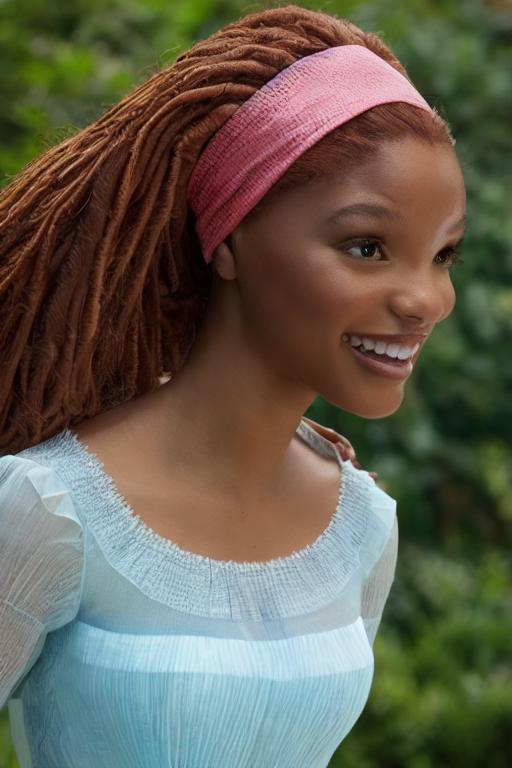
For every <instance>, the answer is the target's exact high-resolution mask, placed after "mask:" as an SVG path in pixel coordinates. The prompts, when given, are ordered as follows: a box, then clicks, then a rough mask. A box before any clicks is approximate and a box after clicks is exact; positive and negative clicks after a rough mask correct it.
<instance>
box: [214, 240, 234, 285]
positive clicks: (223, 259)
mask: <svg viewBox="0 0 512 768" xmlns="http://www.w3.org/2000/svg"><path fill="white" fill-rule="evenodd" d="M212 265H213V269H214V270H215V271H216V272H217V274H218V275H219V276H220V277H222V278H223V279H224V280H234V279H235V278H236V259H235V254H234V252H233V245H232V237H231V235H228V236H227V237H226V238H225V239H224V240H223V241H222V243H219V245H218V246H217V247H216V248H215V250H214V252H213V253H212Z"/></svg>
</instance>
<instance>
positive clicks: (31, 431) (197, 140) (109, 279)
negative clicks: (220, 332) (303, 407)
mask: <svg viewBox="0 0 512 768" xmlns="http://www.w3.org/2000/svg"><path fill="white" fill-rule="evenodd" d="M348 44H358V45H363V46H366V47H367V48H369V49H370V50H371V51H373V52H374V53H375V54H377V55H378V56H380V57H382V58H383V59H384V60H385V61H387V62H389V64H391V65H392V66H393V67H395V68H396V69H397V70H398V71H400V72H401V73H402V74H403V75H405V76H406V77H407V73H406V71H405V69H404V67H403V66H402V64H400V62H399V61H398V60H397V59H396V58H395V56H394V55H393V53H392V52H391V51H390V49H389V48H388V47H387V46H386V45H384V43H383V42H382V41H381V40H380V38H379V37H378V36H377V35H375V34H372V33H366V32H363V31H362V30H361V29H359V28H358V27H357V26H355V25H354V24H352V23H351V22H350V21H347V20H345V19H339V18H337V17H335V16H331V15H329V14H326V13H323V12H315V11H311V10H307V9H305V8H299V7H297V6H294V5H289V6H286V7H284V8H274V9H270V10H265V11H261V12H257V13H252V14H250V15H248V16H245V17H243V18H241V19H240V20H239V21H236V22H234V23H232V24H228V25H227V26H225V27H223V28H222V29H220V30H219V31H217V32H215V33H214V34H213V35H211V36H210V37H209V38H207V39H205V40H201V41H200V42H198V43H196V44H195V45H194V46H193V47H192V48H190V49H189V50H188V51H186V52H185V53H183V54H181V55H180V56H179V57H178V58H177V60H176V62H175V63H174V64H172V65H171V66H169V67H167V68H165V69H163V70H162V71H160V72H158V73H156V74H155V75H153V76H152V77H151V78H149V79H148V80H147V81H146V82H145V83H143V84H142V85H140V86H138V87H137V88H135V89H134V90H133V91H132V92H131V93H129V94H128V95H127V96H126V97H125V98H124V99H122V101H121V102H120V103H119V104H117V105H115V106H114V107H112V108H111V109H109V110H108V111H107V112H106V113H105V114H104V115H103V116H101V117H100V118H99V119H98V120H96V121H95V122H94V123H92V124H91V125H89V126H88V127H86V128H84V129H83V130H81V131H80V132H79V133H77V134H76V135H75V136H73V137H72V138H68V139H66V140H65V141H63V142H61V143H60V144H58V145H56V146H55V147H53V148H51V149H50V150H49V151H47V152H45V153H44V154H43V155H41V156H40V157H39V158H37V159H35V160H34V161H32V162H31V163H29V164H28V165H27V166H26V167H25V168H24V169H23V170H22V171H21V172H20V173H19V174H18V175H17V176H16V177H15V179H14V180H13V181H12V182H11V183H10V184H9V185H8V186H7V187H6V188H5V189H4V190H2V192H1V193H0V297H1V298H0V350H1V360H0V370H1V377H0V454H4V453H16V452H18V451H20V450H22V449H23V448H26V447H29V446H31V445H33V444H35V443H38V442H40V441H42V440H44V439H47V438H49V437H51V436H53V435H54V434H55V433H57V432H59V431H61V430H62V429H64V428H65V427H66V426H73V425H74V424H77V423H79V422H80V421H82V420H84V419H86V418H90V417H92V416H94V415H96V414H99V413H101V412H103V411H105V410H108V409H110V408H112V407H115V406H116V405H119V404H121V403H123V402H125V401H127V400H129V399H131V398H132V397H135V396H137V395H140V394H143V393H145V392H149V391H152V390H155V389H157V388H158V387H159V386H160V385H161V382H162V377H164V378H165V377H172V376H173V375H174V373H175V372H176V371H178V370H179V368H180V367H181V366H182V365H183V364H184V362H185V360H186V357H187V354H188V352H189V350H190V348H191V346H192V344H193V342H194V339H195V337H196V334H197V331H198V328H199V326H200V323H201V320H202V317H203V315H204V311H205V309H206V303H207V300H208V295H209V288H210V282H211V277H212V273H211V265H210V266H208V265H206V264H205V262H204V260H203V257H202V254H201V251H200V247H199V243H198V239H197V236H196V234H195V229H194V217H193V214H192V212H191V210H190V209H189V208H188V206H187V204H186V187H187V182H188V179H189V176H190V173H191V171H192V169H193V167H194V164H195V163H196V160H197V158H198V156H199V154H200V153H201V151H202V149H203V147H204V146H205V144H206V142H207V141H208V139H209V138H210V137H211V136H212V135H213V134H214V133H215V131H217V130H218V129H219V128H220V127H221V126H222V125H223V123H224V122H225V121H226V120H227V119H229V117H230V116H231V115H232V114H233V113H234V112H235V110H236V109H237V107H238V106H239V105H240V104H242V103H243V102H244V101H245V100H246V99H248V98H249V97H250V96H251V95H252V94H253V93H254V92H255V91H256V90H258V89H259V88H261V87H262V85H263V84H264V83H265V82H267V81H268V80H270V79H271V78H272V77H274V76H275V75H276V74H277V73H278V72H279V71H280V70H282V69H284V68H285V67H287V66H289V65H290V64H292V63H293V62H294V61H296V60H297V59H299V58H301V57H303V56H307V55H309V54H312V53H315V52H317V51H320V50H323V49H326V48H329V47H332V46H338V45H348ZM433 112H434V114H432V115H431V114H429V113H428V112H426V111H424V110H421V109H419V108H416V107H414V106H412V105H409V104H405V103H391V104H383V105H379V106H377V107H374V108H373V109H371V110H368V111H367V112H364V113H363V114H361V115H358V116H357V117H355V118H354V119H352V120H350V121H349V122H347V123H345V124H344V125H342V126H340V127H339V128H336V129H335V130H334V131H332V132H331V133H330V134H328V135H327V136H325V137H324V138H323V139H321V140H320V141H319V142H318V143H317V144H315V145H314V146H313V147H311V148H310V149H309V150H308V151H307V152H305V153H304V154H303V155H302V156H301V157H300V158H299V159H298V160H297V161H296V162H295V163H294V164H293V165H292V166H291V167H290V168H289V169H288V171H287V172H286V173H285V174H284V176H283V177H282V178H281V179H280V180H279V181H278V182H277V183H276V184H275V185H274V187H272V189H271V190H270V191H269V192H268V193H267V195H265V197H264V198H263V200H262V201H261V202H260V203H259V204H258V206H256V208H257V209H263V208H264V207H265V206H266V205H269V204H271V202H272V199H273V197H274V195H277V194H279V193H280V192H282V190H284V189H286V188H287V187H289V186H294V185H298V184H304V183H307V182H308V181H309V180H310V179H313V178H316V177H318V176H321V175H324V174H326V173H328V172H329V170H330V169H332V167H333V165H334V164H336V166H337V167H338V168H339V167H340V166H343V167H347V168H348V167H349V166H350V165H353V164H357V163H358V162H360V161H362V160H363V159H367V158H368V157H369V156H370V155H371V154H372V152H376V151H377V149H378V147H379V145H380V144H381V143H382V142H384V141H389V140H394V139H398V138H400V137H403V136H411V135H412V136H416V137H418V138H419V139H421V140H423V141H426V142H429V143H442V144H447V145H449V146H453V144H454V142H453V139H452V137H451V134H450V130H449V127H448V125H447V124H446V122H445V121H444V120H443V119H442V118H441V117H440V116H439V115H438V114H437V113H436V112H435V110H434V111H433ZM253 210H256V209H253ZM251 213H252V212H251Z"/></svg>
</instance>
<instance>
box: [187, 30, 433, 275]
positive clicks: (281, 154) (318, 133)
mask: <svg viewBox="0 0 512 768" xmlns="http://www.w3.org/2000/svg"><path fill="white" fill-rule="evenodd" d="M394 101H404V102H407V103H409V104H414V105H415V106H417V107H421V108H422V109H425V110H428V111H429V112H432V109H431V107H430V106H429V104H428V103H427V102H426V101H425V99H424V98H423V96H421V94H420V93H418V91H417V90H416V89H415V88H414V86H413V85H412V84H411V82H410V81H409V80H408V79H407V78H406V77H404V76H403V75H402V74H401V73H400V72H398V71H397V70H396V69H394V68H393V67H392V66H391V65H390V64H388V63H387V62H386V61H384V59H381V58H380V56H377V55H376V54H375V53H373V52H372V51H370V50H369V49H368V48H365V47H364V46H361V45H339V46H335V47H333V48H327V49H326V50H324V51H319V52H318V53H313V54H311V55H310V56H304V57H303V58H302V59H298V60H297V61H295V62H294V63H293V64H291V65H290V66H289V67H286V68H285V69H283V70H281V72H279V73H278V74H277V75H276V76H275V77H273V78H272V80H269V81H268V82H267V83H265V85H263V86H262V88H260V89H259V90H258V91H256V93H254V94H253V95H252V96H251V97H250V98H249V99H247V101H245V102H244V103H243V104H242V105H241V106H240V107H239V108H238V109H237V110H236V112H235V113H234V114H233V115H232V116H231V117H230V118H229V119H228V120H227V121H226V122H225V123H224V125H223V126H222V127H221V128H219V130H218V131H217V132H216V133H215V134H214V135H213V137H212V138H211V139H210V140H209V141H208V143H207V145H206V147H205V149H204V151H203V152H202V154H201V155H200V157H199V160H198V161H197V163H196V165H195V167H194V170H193V172H192V175H191V177H190V181H189V184H188V189H187V199H188V202H189V204H190V206H191V208H192V210H193V211H194V213H195V215H196V231H197V234H198V237H199V241H200V243H201V247H202V251H203V256H204V259H205V261H206V262H207V263H209V262H210V261H211V258H212V253H213V251H214V250H215V248H216V247H217V245H218V244H219V243H221V242H222V241H223V240H224V238H225V237H227V235H229V234H230V233H231V232H233V230H234V229H236V227H237V226H238V224H239V223H240V222H241V221H242V219H243V218H244V217H245V216H246V215H247V214H248V213H249V211H250V210H251V208H253V207H254V206H255V205H256V203H258V202H259V201H260V200H261V198H262V197H263V196H264V195H265V193H266V192H267V191H268V190H269V189H270V187H271V186H272V185H273V184H275V182H276V181H277V180H278V179H279V178H280V177H281V176H282V175H283V174H284V173H285V171H286V170H287V168H289V167H290V166H291V165H292V164H293V162H294V161H295V160H296V159H297V158H298V157H299V156H300V155H302V154H303V152H305V151H306V149H308V148H309V147H311V146H313V144H315V143H316V142H317V141H318V140H319V139H321V138H322V136H325V134H327V133H329V132H330V131H332V130H333V129H334V128H336V127H337V126H339V125H342V124H343V123H346V122H347V121H348V120H351V119H352V118H353V117H355V116H356V115H359V114H361V113H362V112H366V110H368V109H371V108H372V107H375V106H377V105H378V104H386V103H389V102H394Z"/></svg>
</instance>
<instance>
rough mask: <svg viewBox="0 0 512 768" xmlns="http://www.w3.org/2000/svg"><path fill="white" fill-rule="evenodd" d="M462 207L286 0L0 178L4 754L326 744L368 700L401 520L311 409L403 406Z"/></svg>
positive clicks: (362, 68)
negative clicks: (9, 742) (309, 415)
mask: <svg viewBox="0 0 512 768" xmlns="http://www.w3.org/2000/svg"><path fill="white" fill-rule="evenodd" d="M354 206H357V208H355V207H354ZM347 208H350V210H347ZM340 209H345V210H344V211H343V213H341V212H340ZM384 210H386V214H385V215H384ZM464 210H465V193H464V183H463V178H462V174H461V170H460V166H459V163H458V160H457V157H456V155H455V151H454V142H453V139H452V137H451V135H450V132H449V129H448V127H447V125H446V124H445V122H444V121H443V120H442V119H441V118H440V116H439V115H438V114H437V113H436V111H435V110H434V109H432V108H431V107H430V106H429V105H428V103H427V102H426V101H425V99H424V98H423V97H422V96H421V94H419V93H418V91H417V90H416V89H415V88H414V86H413V84H412V83H411V81H410V80H409V78H408V77H407V73H406V71H405V69H404V68H403V66H402V65H401V64H400V63H399V62H398V61H397V59H396V58H395V56H394V55H393V53H392V52H391V51H390V50H389V49H388V48H387V47H386V46H385V45H384V44H383V43H382V41H381V40H380V39H379V38H378V37H377V36H376V35H373V34H369V33H365V32H363V31H362V30H360V29H359V28H358V27H356V26H355V25H353V24H352V23H351V22H349V21H347V20H342V19H338V18H336V17H333V16H330V15H328V14H324V13H315V12H313V11H308V10H305V9H302V8H298V7H296V6H293V5H290V6H287V7H285V8H274V9H271V10H267V11H263V12H258V13H254V14H249V15H248V16H245V17H243V18H242V19H240V20H238V21H235V22H234V23H232V24H229V25H228V26H226V27H224V28H223V29H221V30H219V31H218V32H216V33H214V34H213V35H211V36H210V37H209V38H207V39H206V40H203V41H199V42H198V43H197V44H196V45H194V46H193V47H192V48H191V49H190V50H189V51H186V52H185V53H183V54H181V55H180V56H179V57H178V59H177V60H176V62H174V63H173V64H172V65H171V66H169V67H167V68H166V69H164V70H162V71H161V72H158V73H156V74H155V75H153V76H152V77H151V78H150V79H149V80H148V81H147V82H146V83H144V84H143V85H141V86H139V87H138V88H136V89H135V90H134V91H133V92H131V93H130V94H128V95H127V96H126V98H125V99H123V100H122V101H121V103H120V104H118V105H116V106H115V107H113V108H112V109H110V110H109V111H107V112H106V114H105V115H103V116H102V117H101V118H100V119H99V120H97V121H96V122H95V123H94V124H93V125H91V126H89V127H87V128H85V129H84V130H82V131H80V132H79V133H78V134H77V135H76V136H74V137H73V138H70V139H67V140H66V141H64V142H63V143H62V144H59V145H58V146H56V147H54V148H53V149H51V150H50V151H49V152H47V153H45V154H44V155H43V156H42V157H41V158H38V159H37V160H35V161H34V162H33V163H32V164H30V165H29V166H28V167H27V168H26V169H25V170H24V171H22V172H21V173H20V174H19V176H18V177H17V178H16V179H14V181H13V182H12V183H11V184H10V185H9V187H7V189H6V190H5V191H4V192H3V193H2V195H1V196H0V226H1V235H2V236H1V238H0V265H1V266H0V270H1V271H0V293H1V302H0V349H1V356H2V359H1V361H0V362H1V365H0V370H1V379H0V406H1V407H0V414H1V418H2V421H1V422H0V447H1V449H2V450H1V452H2V453H3V454H5V455H3V457H2V458H1V460H0V549H1V552H2V558H1V559H0V657H1V659H2V663H1V665H0V706H2V705H3V703H4V702H6V701H8V702H9V714H10V718H11V725H12V732H13V739H14V742H15V745H16V750H17V752H18V755H19V757H20V761H21V766H22V768H28V767H29V766H30V765H45V766H48V768H54V767H55V768H56V767H57V766H58V767H59V768H71V766H73V768H91V767H92V766H94V768H107V766H108V768H120V767H121V766H123V768H135V766H140V765H144V766H145V767H146V768H157V766H158V768H162V766H169V767H170V766H178V765H180V766H186V768H203V767H204V766H206V765H208V766H211V768H221V766H222V767H224V766H235V765H236V766H237V767H238V768H253V767H254V766H262V768H263V767H264V766H265V767H266V766H274V765H276V766H277V765H278V766H279V767H280V768H292V767H293V768H325V766H327V764H328V763H329V760H330V758H331V757H332V755H333V753H334V751H335V750H336V748H337V747H338V746H339V744H340V743H341V742H342V741H343V739H344V738H345V736H346V735H347V733H349V732H350V730H351V728H352V727H353V726H354V724H355V723H356V721H357V719H358V717H359V715H360V714H361V712H362V710H363V708H364V706H365V703H366V701H367V699H368V695H369V692H370V688H371V684H372V680H373V675H374V657H373V652H372V647H373V642H374V639H375V636H376V633H377V630H378V627H379V624H380V621H381V618H382V615H383V611H384V607H385V604H386V600H387V597H388V594H389V591H390V588H391V585H392V582H393V578H394V573H395V566H396V558H397V545H398V524H397V516H396V501H395V500H394V499H393V498H392V497H391V496H389V495H388V494H387V493H385V492H384V491H383V490H381V489H380V488H379V487H378V485H377V484H376V482H375V478H374V477H373V476H372V475H371V474H370V473H368V472H367V471H366V470H364V469H362V468H361V467H360V466H359V465H358V464H357V462H356V461H355V453H354V455H352V453H351V450H350V449H351V446H350V444H349V443H348V441H346V443H348V445H347V444H345V446H344V447H345V450H346V454H345V455H344V454H343V453H342V451H340V450H339V449H338V448H337V447H336V441H334V440H331V439H330V437H329V435H326V434H325V429H326V428H323V427H322V426H321V425H316V428H315V425H314V424H311V422H309V423H308V420H305V419H304V418H303V413H304V412H305V411H306V409H307V408H308V407H309V406H310V405H311V403H312V402H313V401H314V399H315V398H316V397H317V396H318V395H321V396H322V397H324V398H325V399H326V400H327V401H328V402H330V403H332V404H334V405H336V406H337V407H338V408H340V409H342V410H345V411H347V412H350V413H353V414H357V415H360V416H362V417H363V418H368V419H372V418H381V417H383V416H385V415H387V414H389V413H392V412H394V411H395V410H396V409H397V408H398V407H399V405H400V403H401V400H402V398H403V386H404V382H405V381H406V379H407V377H408V376H409V375H410V373H411V371H412V368H413V365H414V362H415V360H416V359H417V356H418V354H419V353H420V351H421V345H422V343H424V341H425V338H426V336H427V335H428V334H429V333H430V332H431V331H432V329H433V328H434V327H435V325H436V324H437V323H439V322H441V321H442V320H444V319H445V318H446V317H447V316H448V315H449V314H450V312H451V311H452V309H453V306H454V303H455V294H454V288H453V285H452V283H451V279H450V271H449V269H448V268H447V263H446V261H445V259H444V257H445V256H446V255H447V254H449V255H450V256H451V254H452V252H453V248H455V247H456V240H455V237H456V236H460V234H461V231H460V230H461V221H460V220H461V218H462V216H463V214H464ZM374 247H377V248H378V250H376V251H375V253H376V254H377V255H378V257H379V258H377V259H374V258H373V256H374V251H373V250H372V249H373V248H374ZM448 265H449V262H448ZM417 341H420V345H419V346H417V345H416V342H417ZM387 342H390V344H389V345H388V343H387ZM361 344H362V345H363V347H364V349H363V350H362V351H358V350H357V349H356V347H357V346H361ZM372 350H373V354H372ZM384 359H386V362H384ZM322 430H324V434H322ZM331 437H332V435H331ZM340 437H341V436H340ZM339 442H341V440H340V441H339ZM347 454H348V455H347ZM36 662H38V663H36Z"/></svg>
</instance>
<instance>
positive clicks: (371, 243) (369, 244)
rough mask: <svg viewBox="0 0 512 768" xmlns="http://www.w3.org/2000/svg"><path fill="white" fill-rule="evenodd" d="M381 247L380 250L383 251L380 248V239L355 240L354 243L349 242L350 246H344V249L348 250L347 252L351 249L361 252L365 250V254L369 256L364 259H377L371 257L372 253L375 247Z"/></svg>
mask: <svg viewBox="0 0 512 768" xmlns="http://www.w3.org/2000/svg"><path fill="white" fill-rule="evenodd" d="M377 247H378V248H379V250H380V252H381V253H382V250H381V248H380V243H379V241H378V240H368V239H365V240H353V241H352V245H350V244H349V247H348V248H344V249H343V250H346V252H347V253H349V252H350V251H351V250H354V249H356V250H359V251H361V252H363V251H364V256H365V257H366V256H368V258H364V261H375V259H372V258H370V257H371V255H372V253H373V252H374V249H375V248H377Z"/></svg>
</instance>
